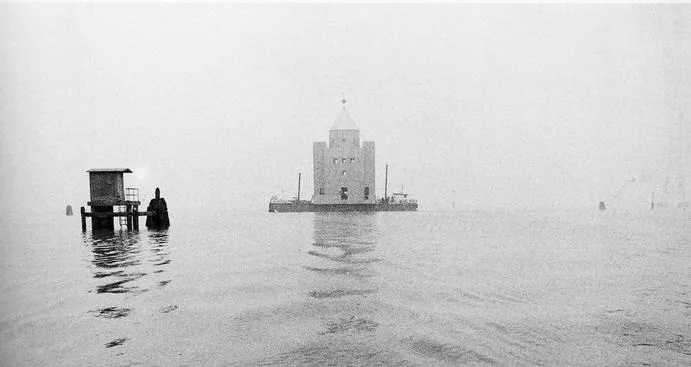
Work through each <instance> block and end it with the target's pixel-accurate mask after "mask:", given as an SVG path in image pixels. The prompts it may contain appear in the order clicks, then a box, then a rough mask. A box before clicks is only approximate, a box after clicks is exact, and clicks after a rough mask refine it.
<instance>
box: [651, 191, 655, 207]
mask: <svg viewBox="0 0 691 367" xmlns="http://www.w3.org/2000/svg"><path fill="white" fill-rule="evenodd" d="M650 209H655V191H653V197H652V198H651V199H650Z"/></svg>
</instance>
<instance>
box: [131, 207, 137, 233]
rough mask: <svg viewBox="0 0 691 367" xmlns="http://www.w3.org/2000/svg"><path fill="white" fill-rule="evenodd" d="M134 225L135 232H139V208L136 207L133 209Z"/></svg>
mask: <svg viewBox="0 0 691 367" xmlns="http://www.w3.org/2000/svg"><path fill="white" fill-rule="evenodd" d="M132 225H133V226H134V230H135V231H138V230H139V208H138V207H137V206H136V205H135V206H133V207H132Z"/></svg>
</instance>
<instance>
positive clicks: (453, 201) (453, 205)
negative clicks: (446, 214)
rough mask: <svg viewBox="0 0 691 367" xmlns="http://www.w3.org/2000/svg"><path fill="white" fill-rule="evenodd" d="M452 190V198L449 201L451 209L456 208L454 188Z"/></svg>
mask: <svg viewBox="0 0 691 367" xmlns="http://www.w3.org/2000/svg"><path fill="white" fill-rule="evenodd" d="M452 191H453V199H452V201H451V209H456V189H454V190H452Z"/></svg>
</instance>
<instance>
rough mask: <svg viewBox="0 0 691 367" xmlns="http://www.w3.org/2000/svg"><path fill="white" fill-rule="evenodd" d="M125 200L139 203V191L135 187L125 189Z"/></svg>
mask: <svg viewBox="0 0 691 367" xmlns="http://www.w3.org/2000/svg"><path fill="white" fill-rule="evenodd" d="M125 200H127V201H139V189H138V188H135V187H127V188H125Z"/></svg>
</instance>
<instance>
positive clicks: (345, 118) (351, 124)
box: [331, 99, 359, 130]
mask: <svg viewBox="0 0 691 367" xmlns="http://www.w3.org/2000/svg"><path fill="white" fill-rule="evenodd" d="M331 130H359V129H358V127H357V125H355V121H353V119H352V118H351V117H350V114H348V111H347V110H346V107H345V99H343V109H342V110H341V113H339V114H338V117H336V121H334V123H333V125H331Z"/></svg>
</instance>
